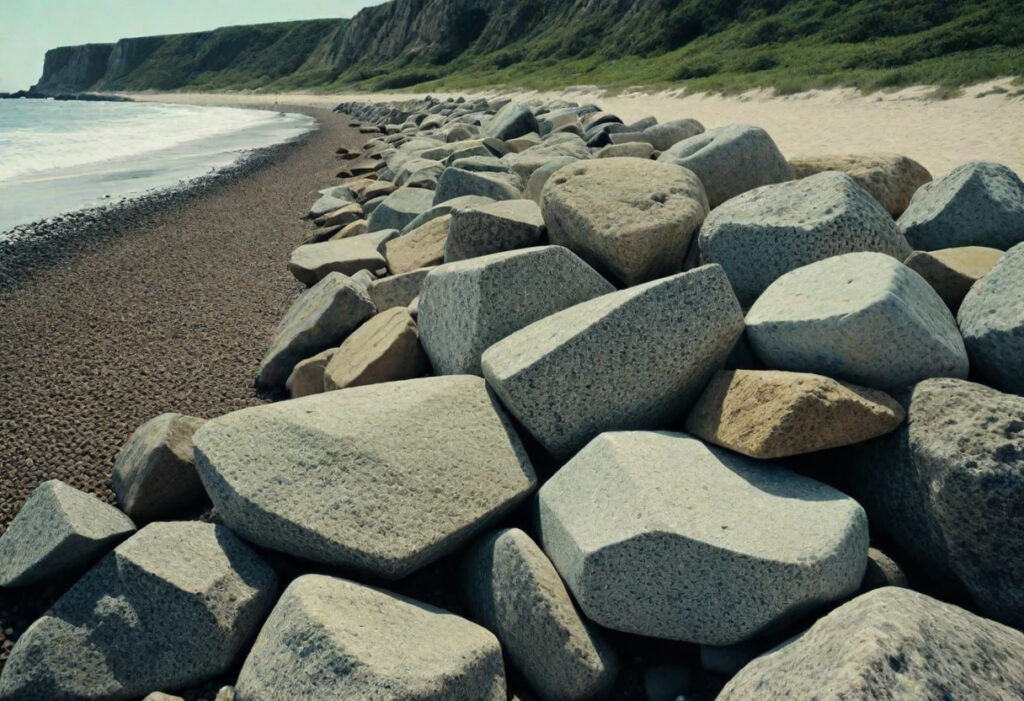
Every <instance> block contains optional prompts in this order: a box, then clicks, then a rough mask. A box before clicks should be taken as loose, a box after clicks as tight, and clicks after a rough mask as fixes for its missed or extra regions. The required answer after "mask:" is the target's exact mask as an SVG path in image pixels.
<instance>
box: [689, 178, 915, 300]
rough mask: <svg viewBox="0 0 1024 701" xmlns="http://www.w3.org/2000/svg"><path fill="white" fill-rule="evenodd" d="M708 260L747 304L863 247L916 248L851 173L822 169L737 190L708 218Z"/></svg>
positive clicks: (897, 253) (704, 248)
mask: <svg viewBox="0 0 1024 701" xmlns="http://www.w3.org/2000/svg"><path fill="white" fill-rule="evenodd" d="M698 241H699V244H700V254H701V260H703V261H704V262H705V263H718V264H719V265H721V266H722V267H723V268H724V269H725V272H726V274H727V275H728V276H729V282H731V283H732V286H733V289H734V290H735V291H736V296H737V297H738V298H739V300H740V304H742V305H743V306H744V307H747V306H750V305H751V304H753V303H754V300H756V299H757V298H758V296H759V295H760V294H761V293H762V292H764V291H765V289H767V287H768V285H770V284H772V283H773V282H774V281H775V280H777V279H778V278H780V277H782V276H783V275H784V274H786V273H788V272H789V271H790V270H795V269H796V268H799V267H801V266H804V265H808V264H810V263H814V262H815V261H819V260H823V259H825V258H829V257H831V256H837V255H840V254H843V253H854V252H857V251H876V252H878V253H885V254H887V255H890V256H892V257H893V258H895V259H897V260H900V261H902V260H905V259H906V258H907V256H909V255H910V253H911V249H910V246H909V245H908V244H907V241H906V239H904V238H903V235H902V234H901V233H900V230H899V229H898V228H897V226H896V223H895V222H894V221H893V220H892V217H891V216H889V214H888V213H887V212H886V211H885V210H884V209H883V208H882V207H881V205H879V204H878V202H876V201H875V200H874V199H873V198H872V197H871V196H870V195H869V194H868V193H867V192H865V191H864V189H863V188H862V187H860V186H859V185H858V184H857V183H855V182H854V181H853V180H852V179H851V178H850V176H848V175H846V174H844V173H834V172H829V173H820V174H818V175H812V176H810V177H808V178H804V179H803V180H796V181H793V182H786V183H778V184H775V185H766V186H764V187H759V188H757V189H754V190H751V191H749V192H745V193H743V194H741V195H737V196H736V197H733V198H732V199H731V200H729V201H728V202H726V203H724V204H723V205H722V206H721V207H718V208H717V209H715V210H714V211H713V212H711V214H710V215H708V218H707V220H706V221H705V222H704V226H703V227H702V228H701V230H700V237H699V239H698Z"/></svg>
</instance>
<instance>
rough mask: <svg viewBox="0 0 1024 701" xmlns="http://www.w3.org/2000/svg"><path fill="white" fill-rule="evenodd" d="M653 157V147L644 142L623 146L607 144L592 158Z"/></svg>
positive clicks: (633, 142) (634, 142)
mask: <svg viewBox="0 0 1024 701" xmlns="http://www.w3.org/2000/svg"><path fill="white" fill-rule="evenodd" d="M653 155H654V147H653V146H651V145H650V144H649V143H647V142H645V141H632V142H629V143H624V144H608V145H607V146H604V147H602V148H601V150H600V151H598V152H597V153H596V154H594V158H643V159H649V158H650V157H651V156H653Z"/></svg>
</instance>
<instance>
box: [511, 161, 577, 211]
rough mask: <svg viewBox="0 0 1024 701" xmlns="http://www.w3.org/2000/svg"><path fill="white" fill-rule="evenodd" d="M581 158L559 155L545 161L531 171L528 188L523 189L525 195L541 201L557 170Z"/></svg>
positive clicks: (527, 182) (535, 200)
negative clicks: (549, 181) (545, 188)
mask: <svg viewBox="0 0 1024 701" xmlns="http://www.w3.org/2000/svg"><path fill="white" fill-rule="evenodd" d="M579 160H581V159H579V158H577V157H576V156H558V157H556V158H552V159H551V160H549V161H547V162H545V163H544V164H543V165H541V166H539V167H538V168H537V169H536V170H534V171H533V172H532V173H530V177H529V178H527V179H526V189H525V190H523V197H525V198H526V199H528V200H533V201H534V202H537V203H540V201H541V197H542V195H543V193H544V186H545V185H547V182H548V180H550V179H551V176H552V175H554V174H555V173H556V172H557V171H559V170H561V169H562V168H564V167H565V166H567V165H570V164H572V163H575V162H576V161H579Z"/></svg>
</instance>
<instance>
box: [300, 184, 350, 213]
mask: <svg viewBox="0 0 1024 701" xmlns="http://www.w3.org/2000/svg"><path fill="white" fill-rule="evenodd" d="M339 195H344V196H339ZM351 202H352V195H351V192H350V191H348V188H345V192H343V193H342V192H339V193H331V194H321V195H320V197H319V198H318V199H317V201H316V202H314V203H313V206H312V207H310V208H309V213H308V214H306V217H307V218H308V219H316V218H317V217H322V216H323V215H324V214H327V212H331V211H333V210H335V209H338V208H339V207H344V206H345V205H347V204H351Z"/></svg>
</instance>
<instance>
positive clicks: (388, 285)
mask: <svg viewBox="0 0 1024 701" xmlns="http://www.w3.org/2000/svg"><path fill="white" fill-rule="evenodd" d="M431 270H433V268H432V267H428V268H417V269H415V270H410V271H409V272H407V273H399V274H398V275H388V276H386V277H382V278H380V279H379V280H372V281H371V282H370V284H369V286H368V287H367V292H368V293H369V295H370V301H372V302H373V306H375V307H376V308H377V313H380V312H383V311H387V310H388V309H393V308H395V307H408V306H409V305H410V304H411V303H412V301H413V300H414V299H416V297H417V296H419V293H420V287H422V286H423V279H424V278H425V277H426V276H427V274H428V273H430V271H431Z"/></svg>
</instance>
